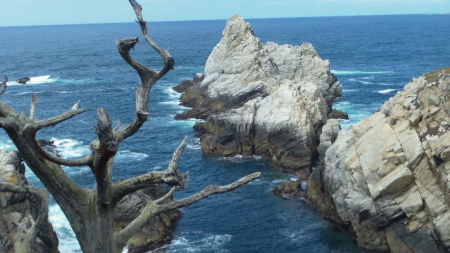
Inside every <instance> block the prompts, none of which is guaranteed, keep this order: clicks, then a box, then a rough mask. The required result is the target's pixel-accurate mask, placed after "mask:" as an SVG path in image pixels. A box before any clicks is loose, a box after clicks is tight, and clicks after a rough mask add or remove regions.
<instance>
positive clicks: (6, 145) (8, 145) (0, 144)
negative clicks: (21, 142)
mask: <svg viewBox="0 0 450 253" xmlns="http://www.w3.org/2000/svg"><path fill="white" fill-rule="evenodd" d="M3 149H6V150H13V149H15V146H14V143H13V142H12V141H11V140H9V139H6V140H3V138H2V140H0V150H3Z"/></svg>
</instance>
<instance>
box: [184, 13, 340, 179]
mask: <svg viewBox="0 0 450 253" xmlns="http://www.w3.org/2000/svg"><path fill="white" fill-rule="evenodd" d="M222 34H223V38H222V39H221V41H220V42H219V43H218V44H217V45H216V47H215V48H214V49H213V51H212V52H211V54H210V56H209V58H208V60H207V62H206V65H205V72H204V76H203V79H202V81H201V82H199V83H198V84H196V85H194V86H192V87H189V88H187V90H186V92H185V93H184V94H183V95H182V96H181V99H180V100H181V104H182V105H185V106H189V107H192V109H191V110H189V111H187V112H185V113H183V114H180V115H178V116H177V118H178V119H185V118H199V119H205V120H206V122H205V123H203V124H202V125H200V126H197V127H196V128H197V129H199V130H201V131H202V132H203V135H202V137H201V144H202V149H203V152H204V154H205V155H207V156H234V155H238V154H239V155H246V156H247V155H261V156H264V157H265V158H267V159H268V161H269V162H271V163H272V164H273V165H275V166H276V167H279V168H281V169H283V170H285V171H298V170H299V169H304V168H310V166H311V163H312V162H313V160H314V159H315V157H316V155H317V145H318V139H319V136H320V133H321V128H322V126H323V125H324V124H325V122H326V121H327V119H328V118H327V115H328V113H330V112H331V109H332V108H331V106H332V104H333V101H334V100H335V99H336V98H337V97H339V96H341V90H342V87H341V85H340V83H339V82H338V81H337V79H336V78H335V76H334V75H333V74H331V72H330V67H329V62H328V61H327V60H322V59H321V58H320V57H319V55H318V54H317V52H316V50H315V49H314V47H313V46H312V45H311V44H309V43H304V44H303V45H301V46H292V45H278V44H276V43H273V42H268V43H266V44H264V45H263V44H262V43H261V41H260V40H259V39H258V38H256V37H255V36H254V33H253V29H252V27H251V26H250V25H249V24H248V23H246V22H245V21H244V20H243V18H242V17H240V16H239V15H235V16H233V17H231V18H230V19H229V20H228V22H227V24H226V27H225V30H224V31H223V33H222Z"/></svg>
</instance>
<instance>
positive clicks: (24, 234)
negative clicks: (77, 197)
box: [0, 150, 59, 253]
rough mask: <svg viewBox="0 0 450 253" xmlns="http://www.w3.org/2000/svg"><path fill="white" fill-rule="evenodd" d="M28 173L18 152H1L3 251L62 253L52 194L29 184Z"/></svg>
mask: <svg viewBox="0 0 450 253" xmlns="http://www.w3.org/2000/svg"><path fill="white" fill-rule="evenodd" d="M24 172H25V168H24V167H23V164H22V163H21V158H20V156H19V154H18V152H17V151H5V150H1V151H0V252H35V253H51V252H59V251H58V238H57V237H56V234H55V232H54V231H53V228H52V225H51V224H50V222H49V221H48V204H49V200H50V199H49V194H48V192H47V191H46V190H45V189H39V188H35V187H33V186H32V185H29V184H28V183H27V181H26V178H25V176H24Z"/></svg>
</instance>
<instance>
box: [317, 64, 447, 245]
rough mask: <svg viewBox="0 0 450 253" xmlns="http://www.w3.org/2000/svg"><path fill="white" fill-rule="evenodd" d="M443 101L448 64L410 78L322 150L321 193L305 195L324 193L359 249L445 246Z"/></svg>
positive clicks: (445, 122) (445, 99)
mask: <svg viewBox="0 0 450 253" xmlns="http://www.w3.org/2000/svg"><path fill="white" fill-rule="evenodd" d="M449 101H450V68H447V69H442V70H438V71H434V72H431V73H428V74H426V75H424V76H422V77H420V78H417V79H414V80H413V81H412V82H411V83H409V84H408V85H406V86H405V89H404V91H401V92H399V93H397V95H396V96H395V97H393V98H391V99H390V100H389V101H387V102H386V103H385V104H384V105H383V106H382V107H381V109H380V110H379V111H378V112H376V113H374V114H373V115H372V116H370V117H368V118H366V119H364V120H363V121H361V122H360V123H358V124H356V125H354V126H351V127H350V128H349V129H348V130H341V131H340V132H339V135H338V138H337V139H336V141H335V142H334V144H333V145H331V146H330V147H329V148H328V149H327V150H326V152H325V157H324V169H323V171H322V172H321V173H322V178H321V182H320V183H321V187H322V189H323V190H324V192H321V191H318V192H316V193H314V192H312V193H309V192H308V201H309V202H312V204H313V206H315V207H318V208H320V205H321V204H323V202H322V203H319V202H320V201H316V200H315V198H316V199H319V200H321V199H320V198H321V197H318V196H319V195H320V194H324V196H325V198H328V200H326V201H328V204H329V203H333V205H334V208H335V209H336V213H337V215H338V217H336V219H337V220H340V221H338V222H339V223H341V224H348V226H349V227H350V228H351V229H352V230H353V231H354V233H355V234H356V238H357V242H358V244H359V245H360V246H361V247H363V248H366V249H369V250H381V251H385V250H390V251H392V252H430V253H431V252H448V250H449V249H450V211H449V210H450V209H449V208H450V194H449V192H450V176H449V175H450V159H449V152H450V151H449V150H450V131H449V129H450V102H449ZM310 185H311V184H310ZM316 190H317V189H316ZM308 191H309V189H308ZM310 196H311V197H310ZM325 208H327V207H326V206H325ZM324 212H326V210H324Z"/></svg>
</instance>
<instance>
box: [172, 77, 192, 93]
mask: <svg viewBox="0 0 450 253" xmlns="http://www.w3.org/2000/svg"><path fill="white" fill-rule="evenodd" d="M194 84H195V83H194V82H193V81H191V80H185V81H183V82H181V83H180V84H178V85H177V86H175V87H173V88H172V89H173V90H174V91H176V92H178V93H182V92H185V91H186V90H187V88H189V87H191V86H193V85H194Z"/></svg>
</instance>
